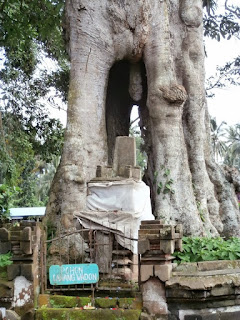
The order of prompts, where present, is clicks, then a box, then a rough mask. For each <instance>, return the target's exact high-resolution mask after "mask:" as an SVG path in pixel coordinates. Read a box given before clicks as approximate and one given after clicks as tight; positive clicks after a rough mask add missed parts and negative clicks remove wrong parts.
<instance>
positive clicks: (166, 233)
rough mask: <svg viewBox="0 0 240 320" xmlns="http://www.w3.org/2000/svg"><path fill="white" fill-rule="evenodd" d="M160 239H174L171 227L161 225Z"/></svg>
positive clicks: (172, 227)
mask: <svg viewBox="0 0 240 320" xmlns="http://www.w3.org/2000/svg"><path fill="white" fill-rule="evenodd" d="M159 233H160V239H163V240H164V239H165V240H172V239H175V228H174V226H171V225H163V226H162V228H161V229H160V230H159Z"/></svg>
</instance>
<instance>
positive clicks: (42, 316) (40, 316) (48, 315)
mask: <svg viewBox="0 0 240 320" xmlns="http://www.w3.org/2000/svg"><path fill="white" fill-rule="evenodd" d="M68 314H69V309H66V308H40V309H38V310H37V311H36V320H53V319H55V320H68V319H69V317H68Z"/></svg>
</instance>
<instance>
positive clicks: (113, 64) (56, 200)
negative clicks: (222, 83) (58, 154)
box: [47, 0, 240, 236]
mask: <svg viewBox="0 0 240 320" xmlns="http://www.w3.org/2000/svg"><path fill="white" fill-rule="evenodd" d="M207 2H210V1H207ZM202 7H203V5H202V0H139V1H133V0H102V1H87V0H81V1H79V0H67V1H66V25H65V28H66V37H67V40H68V52H69V56H70V60H71V74H70V89H69V98H68V122H67V128H66V134H65V144H64V151H63V155H62V159H61V164H60V167H59V169H58V172H57V174H56V176H55V179H54V183H53V186H52V190H51V196H50V201H49V204H48V209H47V216H48V219H50V220H52V221H53V222H54V221H56V216H59V218H61V223H62V225H63V226H64V228H68V227H70V226H71V225H72V217H73V213H74V212H77V211H79V210H82V209H84V208H85V203H86V195H87V190H86V188H87V187H86V186H87V182H88V181H89V180H90V179H91V178H93V177H94V176H95V172H96V166H97V165H107V164H111V163H112V155H113V149H114V143H115V137H116V136H119V135H128V133H129V122H130V121H129V116H130V112H131V108H132V106H133V104H138V105H139V110H140V119H141V121H140V126H141V131H142V136H143V138H144V140H145V151H146V153H147V155H148V168H147V172H146V174H145V179H146V181H147V183H148V184H149V186H150V188H151V197H152V204H153V210H154V214H155V216H156V218H164V219H165V220H166V221H168V222H170V221H178V222H181V223H183V226H184V230H185V233H186V234H204V233H205V234H207V233H210V234H213V235H217V234H224V235H227V236H230V235H240V231H239V222H240V216H239V211H238V207H237V201H236V197H235V194H234V189H233V187H232V186H231V184H229V183H228V182H227V180H226V178H225V176H224V173H223V172H222V171H221V169H220V168H219V167H218V165H217V164H216V163H215V162H214V159H213V155H212V152H211V146H210V125H209V115H208V110H207V105H206V97H205V89H204V80H205V79H204V47H203V11H202V10H203V8H202Z"/></svg>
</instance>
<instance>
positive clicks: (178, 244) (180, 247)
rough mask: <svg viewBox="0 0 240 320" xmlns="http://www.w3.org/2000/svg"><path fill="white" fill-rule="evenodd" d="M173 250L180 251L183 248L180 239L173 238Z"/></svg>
mask: <svg viewBox="0 0 240 320" xmlns="http://www.w3.org/2000/svg"><path fill="white" fill-rule="evenodd" d="M175 250H177V251H182V250H183V247H182V239H177V240H175Z"/></svg>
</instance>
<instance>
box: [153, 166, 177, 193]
mask: <svg viewBox="0 0 240 320" xmlns="http://www.w3.org/2000/svg"><path fill="white" fill-rule="evenodd" d="M170 174H171V171H170V169H169V168H165V167H164V166H161V170H160V171H155V172H154V179H153V183H154V184H156V186H157V194H160V193H161V192H163V194H168V193H170V194H174V193H175V190H174V189H173V183H174V181H173V179H172V178H170ZM161 176H162V177H163V178H165V179H164V180H165V181H158V180H159V178H160V177H161Z"/></svg>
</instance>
